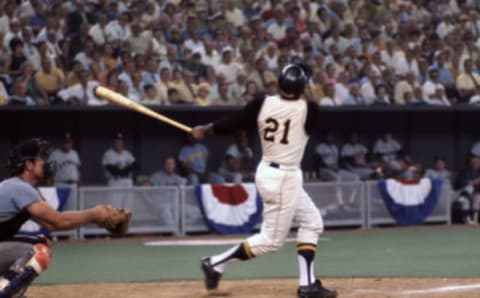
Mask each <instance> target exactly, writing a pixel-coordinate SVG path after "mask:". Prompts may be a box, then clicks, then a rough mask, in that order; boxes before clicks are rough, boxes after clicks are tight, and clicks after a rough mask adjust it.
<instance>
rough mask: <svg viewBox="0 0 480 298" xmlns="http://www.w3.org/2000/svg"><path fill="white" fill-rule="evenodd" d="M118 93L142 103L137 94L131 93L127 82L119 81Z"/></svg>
mask: <svg viewBox="0 0 480 298" xmlns="http://www.w3.org/2000/svg"><path fill="white" fill-rule="evenodd" d="M117 92H118V93H120V94H122V95H123V96H126V97H128V98H130V99H131V100H133V101H136V102H140V100H141V99H140V97H138V95H137V94H135V93H132V92H130V88H129V87H128V82H127V81H126V80H122V79H119V80H118V90H117Z"/></svg>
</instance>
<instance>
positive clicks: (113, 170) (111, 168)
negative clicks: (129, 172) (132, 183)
mask: <svg viewBox="0 0 480 298" xmlns="http://www.w3.org/2000/svg"><path fill="white" fill-rule="evenodd" d="M105 169H106V170H107V171H108V172H109V173H110V175H112V176H113V177H118V176H120V174H121V171H122V170H121V169H120V168H119V167H117V166H115V165H105Z"/></svg>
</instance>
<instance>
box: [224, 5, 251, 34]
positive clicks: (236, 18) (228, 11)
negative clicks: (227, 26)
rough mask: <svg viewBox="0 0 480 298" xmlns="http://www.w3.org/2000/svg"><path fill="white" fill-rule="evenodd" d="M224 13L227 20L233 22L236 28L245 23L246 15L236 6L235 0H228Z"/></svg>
mask: <svg viewBox="0 0 480 298" xmlns="http://www.w3.org/2000/svg"><path fill="white" fill-rule="evenodd" d="M224 15H225V19H226V21H227V22H229V23H232V24H233V25H234V26H235V27H236V28H238V27H241V26H243V25H244V24H245V21H246V19H245V16H244V15H243V12H242V11H241V10H240V9H239V8H238V7H235V1H234V0H228V1H227V3H226V5H225V10H224Z"/></svg>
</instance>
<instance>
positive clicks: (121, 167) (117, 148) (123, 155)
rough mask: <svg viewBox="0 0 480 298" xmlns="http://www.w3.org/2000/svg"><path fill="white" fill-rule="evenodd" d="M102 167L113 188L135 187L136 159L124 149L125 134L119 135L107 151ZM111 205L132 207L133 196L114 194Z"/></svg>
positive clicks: (126, 193)
mask: <svg viewBox="0 0 480 298" xmlns="http://www.w3.org/2000/svg"><path fill="white" fill-rule="evenodd" d="M102 165H103V168H104V169H105V176H106V178H107V181H108V185H109V186H111V187H119V188H120V187H125V188H129V187H132V186H133V178H132V172H133V167H134V165H135V158H134V157H133V155H132V154H131V153H130V152H129V151H128V150H125V149H124V147H123V134H121V133H118V134H117V135H116V136H115V139H114V140H113V144H112V148H110V149H108V150H107V151H105V153H104V154H103V158H102ZM111 199H112V201H111V205H115V204H116V203H119V204H120V205H121V207H130V206H131V205H132V197H131V194H130V193H128V192H125V193H123V194H120V193H117V192H115V193H114V197H113V198H111Z"/></svg>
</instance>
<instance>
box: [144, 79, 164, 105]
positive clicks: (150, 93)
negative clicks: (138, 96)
mask: <svg viewBox="0 0 480 298" xmlns="http://www.w3.org/2000/svg"><path fill="white" fill-rule="evenodd" d="M141 103H142V104H145V105H164V104H166V102H162V100H161V99H160V97H159V96H158V94H157V89H156V88H155V86H153V85H152V84H145V85H144V86H143V97H142V101H141Z"/></svg>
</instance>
